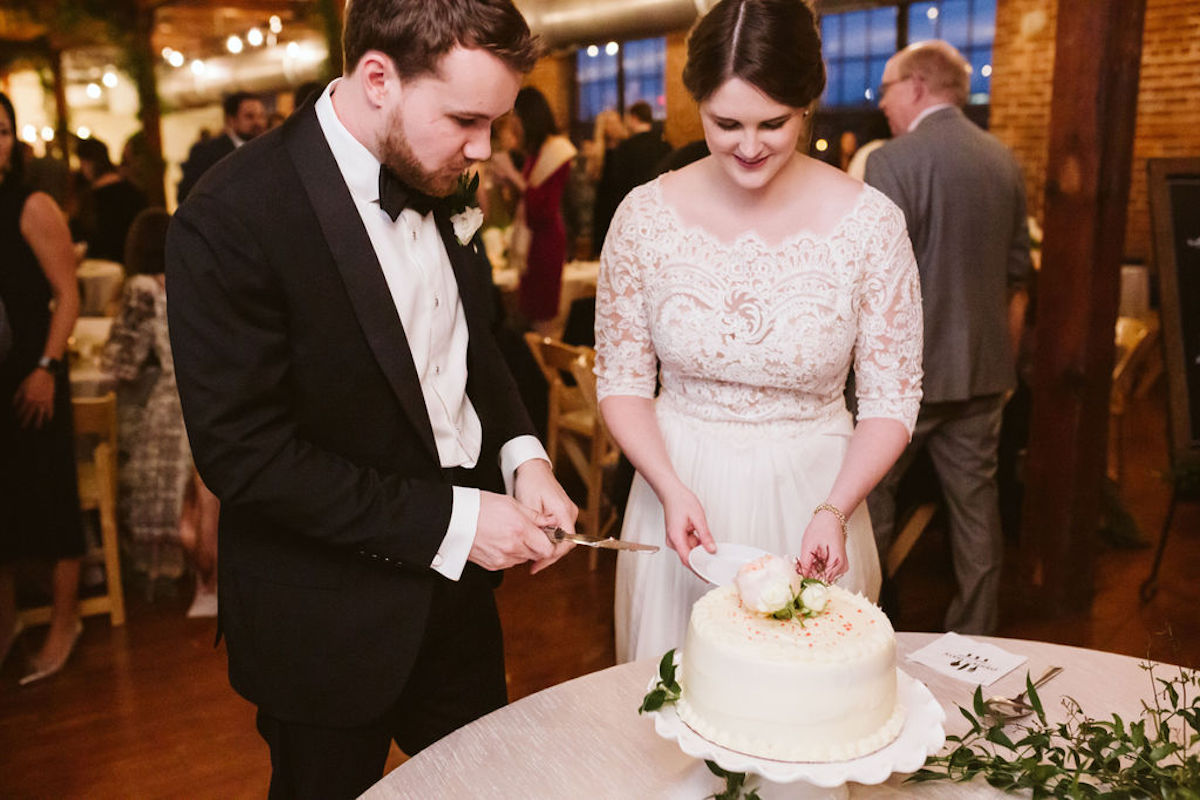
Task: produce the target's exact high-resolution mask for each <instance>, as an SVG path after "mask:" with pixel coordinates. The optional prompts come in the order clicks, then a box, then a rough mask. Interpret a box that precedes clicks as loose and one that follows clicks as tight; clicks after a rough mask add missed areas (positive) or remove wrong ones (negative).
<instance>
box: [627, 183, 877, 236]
mask: <svg viewBox="0 0 1200 800" xmlns="http://www.w3.org/2000/svg"><path fill="white" fill-rule="evenodd" d="M664 177H665V176H664V175H660V176H658V177H657V178H655V179H654V180H653V181H651V182H650V184H649V188H650V190H651V191H652V192H653V193H654V199H655V200H656V201H657V202H658V205H659V207H660V208H662V209H663V210H664V211H665V212H666V214H667V216H668V217H669V218H670V220H671V223H672V224H673V225H674V226H675V227H676V228H677V229H678V230H679V231H680V232H682V233H683V234H685V235H692V234H695V235H697V236H699V237H701V238H702V239H704V240H705V241H707V242H710V243H712V244H714V245H716V246H717V247H719V248H721V249H723V250H736V249H738V248H739V247H740V246H741V245H742V244H743V242H747V241H749V242H751V243H754V244H757V245H759V246H761V247H762V248H764V249H766V250H784V249H786V248H788V247H790V246H792V245H795V244H797V243H798V242H801V241H809V242H811V243H813V244H823V243H825V242H829V241H831V240H833V239H835V238H837V237H838V235H840V234H841V232H842V229H843V228H844V227H845V226H846V223H847V222H848V221H849V220H850V219H851V218H852V217H854V216H855V215H856V214H857V212H858V210H859V207H860V206H862V205H863V204H864V203H865V202H866V199H867V197H868V196H869V195H870V194H871V193H872V192H873V191H874V190H873V189H872V188H871V187H870V186H869V185H867V184H865V183H864V184H863V185H862V189H860V190H859V192H858V194H857V195H855V197H854V202H853V203H851V204H850V207H849V208H847V209H846V211H845V213H843V214H842V216H840V217H838V220H837V222H835V223H834V224H833V225H831V226H830V228H829V230H828V231H826V232H825V233H815V232H813V231H810V230H808V229H802V230H798V231H796V232H795V233H791V234H788V235H787V236H785V237H783V238H782V239H780V240H779V241H778V242H768V241H767V240H766V239H764V238H763V237H762V236H761V235H760V234H759V233H758V231H755V230H753V229H748V230H745V231H742V232H741V233H739V234H738V235H737V236H736V237H735V238H734V239H732V240H726V239H722V238H721V237H719V236H717V235H716V234H714V233H712V232H711V231H709V230H708V229H707V228H705V227H703V226H702V225H698V224H695V223H690V222H687V221H686V220H684V218H683V215H681V214H680V213H679V211H678V209H676V208H675V207H674V206H673V205H671V203H669V202H668V201H667V198H666V196H665V195H664V194H663V190H662V182H663V178H664Z"/></svg>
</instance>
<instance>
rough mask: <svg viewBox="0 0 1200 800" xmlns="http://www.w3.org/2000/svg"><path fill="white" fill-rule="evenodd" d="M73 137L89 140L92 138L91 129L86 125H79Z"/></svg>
mask: <svg viewBox="0 0 1200 800" xmlns="http://www.w3.org/2000/svg"><path fill="white" fill-rule="evenodd" d="M75 135H76V136H78V137H79V138H80V139H89V138H91V136H92V129H91V128H89V127H88V126H87V125H80V126H79V127H78V128H76V129H75Z"/></svg>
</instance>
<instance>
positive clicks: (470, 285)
mask: <svg viewBox="0 0 1200 800" xmlns="http://www.w3.org/2000/svg"><path fill="white" fill-rule="evenodd" d="M433 219H434V221H435V222H436V223H437V229H438V233H439V234H441V236H442V246H443V247H445V248H446V255H447V256H449V258H450V267H451V268H452V269H453V270H454V280H455V282H456V283H457V284H458V296H459V297H460V298H462V304H463V313H464V314H466V316H467V324H468V326H473V325H474V323H475V322H476V321H478V320H482V319H487V314H486V307H485V306H484V305H483V304H484V303H485V302H486V300H487V298H486V297H480V296H479V291H478V289H479V287H478V286H477V285H476V284H478V282H479V279H478V277H475V276H474V275H473V274H472V273H473V271H475V270H477V269H478V265H477V262H476V261H475V259H477V258H479V255H478V251H477V250H476V248H477V247H478V246H479V245H478V243H477V242H476V241H472V242H468V243H467V244H465V245H462V244H459V243H458V238H457V237H456V236H455V235H454V223H452V222H451V221H450V217H449V216H448V215H447V214H445V213H443V212H442V211H440V210H437V211H434V212H433ZM480 315H482V316H480Z"/></svg>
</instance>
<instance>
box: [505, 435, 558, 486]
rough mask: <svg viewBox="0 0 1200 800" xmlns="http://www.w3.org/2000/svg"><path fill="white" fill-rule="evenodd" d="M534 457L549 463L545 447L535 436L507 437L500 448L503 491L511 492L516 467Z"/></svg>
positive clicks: (514, 480)
mask: <svg viewBox="0 0 1200 800" xmlns="http://www.w3.org/2000/svg"><path fill="white" fill-rule="evenodd" d="M535 458H540V459H542V460H543V461H545V462H546V463H548V464H549V463H551V461H550V456H548V455H546V448H544V447H542V443H541V442H539V441H538V438H537V437H536V436H517V437H515V438H512V439H509V440H508V441H507V442H505V443H504V446H503V447H501V448H500V474H501V475H503V476H504V491H505V492H507V493H508V494H509V496H511V495H512V493H513V484H514V483H515V482H516V477H517V467H519V466H521V465H522V464H524V463H525V462H526V461H532V460H533V459H535Z"/></svg>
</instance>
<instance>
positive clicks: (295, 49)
mask: <svg viewBox="0 0 1200 800" xmlns="http://www.w3.org/2000/svg"><path fill="white" fill-rule="evenodd" d="M286 50H287V57H288V58H295V57H296V56H298V55H300V45H298V44H296V43H295V42H288V43H287V48H286Z"/></svg>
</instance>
